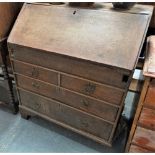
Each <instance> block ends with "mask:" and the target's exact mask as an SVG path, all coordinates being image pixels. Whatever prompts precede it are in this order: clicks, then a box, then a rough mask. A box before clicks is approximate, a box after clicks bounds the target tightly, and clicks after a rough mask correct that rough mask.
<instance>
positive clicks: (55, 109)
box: [19, 90, 112, 140]
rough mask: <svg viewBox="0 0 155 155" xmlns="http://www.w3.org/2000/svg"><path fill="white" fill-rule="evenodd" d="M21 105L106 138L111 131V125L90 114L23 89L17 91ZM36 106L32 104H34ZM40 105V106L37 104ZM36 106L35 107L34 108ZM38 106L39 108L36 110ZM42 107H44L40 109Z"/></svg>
mask: <svg viewBox="0 0 155 155" xmlns="http://www.w3.org/2000/svg"><path fill="white" fill-rule="evenodd" d="M19 94H20V98H21V102H22V105H25V106H26V107H29V108H31V109H34V110H35V111H37V112H40V113H43V114H45V115H47V116H49V117H50V118H52V119H54V120H57V121H59V122H62V123H65V124H67V125H69V126H71V127H73V128H76V129H79V130H82V131H84V132H86V133H89V134H92V135H95V136H97V137H99V138H102V139H105V140H108V139H109V136H110V134H111V131H112V125H111V124H109V123H107V122H104V121H103V120H100V119H97V118H96V117H93V116H92V115H88V114H86V113H83V112H82V111H79V110H76V109H74V108H71V107H69V106H66V105H64V104H61V103H60V102H56V101H54V100H47V99H45V98H43V97H41V96H38V95H34V94H32V93H30V92H29V93H28V92H25V91H22V90H20V91H19ZM36 103H37V106H34V105H36ZM38 105H40V106H38ZM36 107H37V108H36ZM38 107H39V110H38ZM42 107H44V109H42Z"/></svg>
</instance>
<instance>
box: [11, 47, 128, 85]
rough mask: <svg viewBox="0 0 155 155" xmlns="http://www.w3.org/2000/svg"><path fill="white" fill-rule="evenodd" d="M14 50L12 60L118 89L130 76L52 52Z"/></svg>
mask: <svg viewBox="0 0 155 155" xmlns="http://www.w3.org/2000/svg"><path fill="white" fill-rule="evenodd" d="M14 46H15V45H14ZM14 48H15V49H10V56H11V58H13V59H17V60H21V61H24V62H28V63H32V64H36V65H39V66H43V67H45V68H49V69H54V70H57V71H61V72H65V73H69V74H73V75H77V76H80V77H84V78H87V79H90V80H94V81H97V82H101V83H105V84H108V85H112V86H116V87H119V88H126V87H127V83H128V79H129V78H128V77H129V76H130V72H129V71H124V70H123V71H122V70H120V69H116V68H115V69H114V68H109V67H105V66H103V65H100V64H96V63H91V62H89V61H84V60H80V59H75V58H71V57H67V56H61V55H58V54H54V53H52V52H51V53H50V52H45V51H44V52H43V51H39V50H35V49H31V48H28V47H21V46H15V47H14ZM60 62H61V63H60Z"/></svg>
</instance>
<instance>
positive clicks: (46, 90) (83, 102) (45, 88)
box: [16, 75, 118, 122]
mask: <svg viewBox="0 0 155 155" xmlns="http://www.w3.org/2000/svg"><path fill="white" fill-rule="evenodd" d="M16 77H17V85H18V87H20V88H23V89H26V90H29V91H32V92H35V93H37V94H40V95H43V96H46V97H49V98H52V99H55V100H58V101H60V102H63V103H65V104H68V105H70V106H72V107H75V108H78V109H81V110H83V111H86V112H88V113H91V114H93V115H96V116H99V117H102V118H104V119H105V120H107V121H111V122H114V121H115V119H116V116H117V112H118V107H114V106H112V105H109V104H106V103H104V102H102V101H98V100H95V99H93V98H89V97H86V96H84V95H79V94H76V93H74V92H71V91H69V90H66V89H63V88H59V87H56V86H54V85H49V84H47V83H44V82H41V81H38V80H34V79H31V78H27V77H24V76H21V75H16Z"/></svg>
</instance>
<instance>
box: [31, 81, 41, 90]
mask: <svg viewBox="0 0 155 155" xmlns="http://www.w3.org/2000/svg"><path fill="white" fill-rule="evenodd" d="M32 86H33V87H34V88H37V89H39V88H40V85H39V84H38V83H36V82H32Z"/></svg>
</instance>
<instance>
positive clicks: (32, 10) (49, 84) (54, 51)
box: [8, 3, 152, 146]
mask: <svg viewBox="0 0 155 155" xmlns="http://www.w3.org/2000/svg"><path fill="white" fill-rule="evenodd" d="M99 5H101V7H100V9H98V10H96V9H95V6H94V7H92V8H76V7H70V6H68V4H63V5H60V6H56V5H51V4H46V5H44V4H25V5H24V7H23V8H22V10H21V12H20V15H19V17H18V19H17V21H16V23H15V26H14V28H13V30H12V31H11V34H10V36H9V39H8V48H9V54H10V58H11V62H12V68H13V71H14V75H15V79H16V84H17V90H18V97H19V101H20V112H21V115H22V116H23V117H27V116H28V115H39V116H41V117H43V118H45V119H48V120H50V121H52V122H54V123H56V124H58V125H61V126H63V127H66V128H68V129H71V130H73V131H75V132H77V133H80V134H82V135H84V136H86V137H89V138H91V139H93V140H95V141H97V142H100V143H102V144H106V145H109V146H111V144H112V140H113V137H114V134H115V130H116V127H117V125H118V121H119V117H120V114H121V112H122V108H123V105H124V99H125V97H126V93H127V90H128V87H129V84H130V82H131V78H132V74H133V70H134V68H135V65H136V63H137V59H138V56H139V53H140V50H141V47H142V44H143V41H144V37H145V34H146V31H147V28H148V25H149V22H150V18H151V14H152V7H151V6H147V7H146V8H145V6H141V5H137V8H139V9H140V10H139V9H138V11H137V8H136V7H135V8H133V9H132V10H130V11H128V12H118V11H111V9H110V8H109V7H106V9H104V5H105V4H104V3H99Z"/></svg>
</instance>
